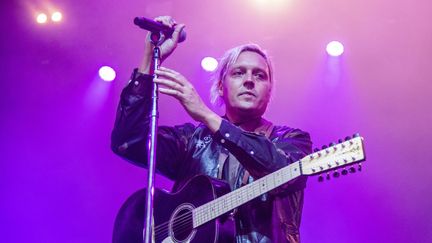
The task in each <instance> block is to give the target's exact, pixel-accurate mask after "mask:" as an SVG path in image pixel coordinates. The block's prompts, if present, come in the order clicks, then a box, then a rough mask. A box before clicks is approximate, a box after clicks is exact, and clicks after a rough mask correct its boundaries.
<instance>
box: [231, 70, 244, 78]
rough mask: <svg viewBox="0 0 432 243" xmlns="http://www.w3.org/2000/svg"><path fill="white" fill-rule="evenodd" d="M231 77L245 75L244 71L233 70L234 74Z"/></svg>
mask: <svg viewBox="0 0 432 243" xmlns="http://www.w3.org/2000/svg"><path fill="white" fill-rule="evenodd" d="M231 75H232V76H235V77H238V76H241V75H243V71H241V70H233V71H232V73H231Z"/></svg>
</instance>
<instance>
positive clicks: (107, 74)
mask: <svg viewBox="0 0 432 243" xmlns="http://www.w3.org/2000/svg"><path fill="white" fill-rule="evenodd" d="M99 77H100V78H101V79H102V80H104V81H107V82H111V81H113V80H114V79H115V77H116V72H115V71H114V69H112V68H111V67H108V66H103V67H101V68H100V69H99Z"/></svg>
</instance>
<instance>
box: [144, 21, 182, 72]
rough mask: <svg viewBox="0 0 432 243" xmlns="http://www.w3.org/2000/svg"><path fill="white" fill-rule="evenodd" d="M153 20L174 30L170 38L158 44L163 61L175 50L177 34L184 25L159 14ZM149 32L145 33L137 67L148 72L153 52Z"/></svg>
mask: <svg viewBox="0 0 432 243" xmlns="http://www.w3.org/2000/svg"><path fill="white" fill-rule="evenodd" d="M154 20H155V21H157V22H159V23H161V24H163V25H166V26H168V27H170V28H174V32H173V34H172V36H171V38H167V39H165V40H164V41H163V43H162V44H161V45H160V46H159V48H160V51H161V61H164V60H165V59H166V58H167V57H168V56H169V55H171V53H172V52H173V51H174V50H175V48H176V47H177V44H178V39H179V34H180V32H181V30H182V29H183V28H184V27H185V25H184V24H177V23H176V22H175V20H174V19H173V18H172V17H170V16H160V17H157V18H155V19H154ZM150 34H151V33H148V34H147V37H146V40H145V49H144V58H143V61H142V63H141V65H140V67H139V71H140V72H142V73H147V74H148V73H149V72H150V65H151V61H152V54H153V45H152V43H151V41H150Z"/></svg>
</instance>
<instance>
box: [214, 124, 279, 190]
mask: <svg viewBox="0 0 432 243" xmlns="http://www.w3.org/2000/svg"><path fill="white" fill-rule="evenodd" d="M273 128H274V125H273V124H272V123H271V122H269V121H267V120H265V119H263V124H262V125H261V126H260V127H258V128H256V129H255V131H254V133H256V134H259V135H263V136H266V137H267V138H270V135H271V133H272V131H273ZM228 160H229V163H228V165H226V162H227V161H228ZM224 166H229V167H230V168H229V170H228V171H229V172H228V173H234V174H232V175H226V174H225V175H224V176H225V179H227V180H229V179H230V178H231V179H232V178H233V177H235V175H237V173H238V172H239V171H238V170H239V162H238V161H237V159H236V158H235V157H234V156H233V155H231V154H230V153H229V152H228V151H221V153H220V154H219V171H218V178H222V177H223V173H224V171H225V173H226V170H224ZM249 176H250V174H249V172H248V171H247V170H245V172H244V174H243V178H242V185H245V184H247V183H248V180H249ZM230 184H232V183H230Z"/></svg>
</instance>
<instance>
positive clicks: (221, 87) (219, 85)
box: [218, 81, 223, 97]
mask: <svg viewBox="0 0 432 243" xmlns="http://www.w3.org/2000/svg"><path fill="white" fill-rule="evenodd" d="M218 94H219V96H220V97H223V84H222V81H219V83H218Z"/></svg>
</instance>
